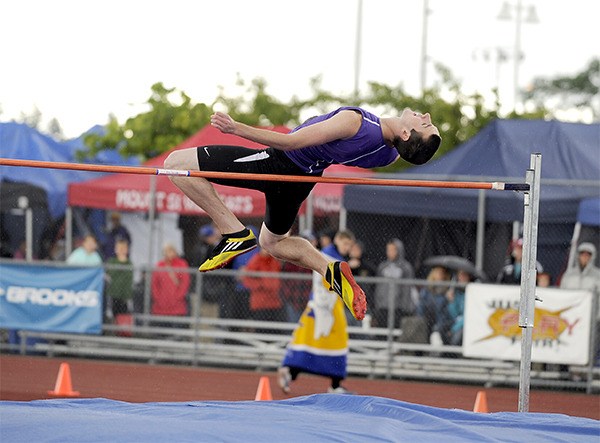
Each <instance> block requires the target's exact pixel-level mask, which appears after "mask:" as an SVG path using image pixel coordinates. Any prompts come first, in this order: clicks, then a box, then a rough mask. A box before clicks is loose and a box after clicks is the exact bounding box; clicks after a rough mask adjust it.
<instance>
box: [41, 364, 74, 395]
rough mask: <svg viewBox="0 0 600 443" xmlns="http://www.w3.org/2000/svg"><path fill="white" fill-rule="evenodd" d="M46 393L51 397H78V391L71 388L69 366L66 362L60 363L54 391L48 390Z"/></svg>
mask: <svg viewBox="0 0 600 443" xmlns="http://www.w3.org/2000/svg"><path fill="white" fill-rule="evenodd" d="M48 395H51V396H53V397H79V392H77V391H74V390H73V386H71V368H69V364H68V363H61V364H60V369H59V370H58V377H57V378H56V385H55V386H54V391H48Z"/></svg>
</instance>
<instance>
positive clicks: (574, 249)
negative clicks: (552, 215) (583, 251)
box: [567, 222, 581, 269]
mask: <svg viewBox="0 0 600 443" xmlns="http://www.w3.org/2000/svg"><path fill="white" fill-rule="evenodd" d="M580 235H581V222H577V223H575V229H573V238H572V239H571V247H570V248H569V261H568V264H567V269H571V268H572V267H573V263H575V256H576V254H577V242H578V241H579V236H580Z"/></svg>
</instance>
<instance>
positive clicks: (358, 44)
mask: <svg viewBox="0 0 600 443" xmlns="http://www.w3.org/2000/svg"><path fill="white" fill-rule="evenodd" d="M362 9H363V0H358V4H357V8H356V42H355V47H354V98H355V99H357V98H358V91H359V86H358V85H359V80H360V56H361V44H362Z"/></svg>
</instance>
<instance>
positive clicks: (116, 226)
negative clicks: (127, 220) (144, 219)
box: [102, 212, 131, 260]
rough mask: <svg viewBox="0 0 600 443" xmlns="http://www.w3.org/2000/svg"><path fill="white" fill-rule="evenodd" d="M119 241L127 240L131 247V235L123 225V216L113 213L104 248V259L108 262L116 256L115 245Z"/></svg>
mask: <svg viewBox="0 0 600 443" xmlns="http://www.w3.org/2000/svg"><path fill="white" fill-rule="evenodd" d="M117 240H127V244H129V245H130V246H131V235H129V231H128V230H127V228H126V227H125V226H123V225H122V224H121V214H119V213H118V212H111V214H110V225H109V227H108V229H107V232H106V241H105V242H104V245H103V246H102V252H103V256H104V259H105V260H107V259H109V258H110V257H114V255H115V243H116V242H117Z"/></svg>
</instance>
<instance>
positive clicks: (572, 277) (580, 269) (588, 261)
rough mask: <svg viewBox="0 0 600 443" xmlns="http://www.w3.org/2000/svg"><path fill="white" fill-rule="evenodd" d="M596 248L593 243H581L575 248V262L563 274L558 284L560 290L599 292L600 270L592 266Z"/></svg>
mask: <svg viewBox="0 0 600 443" xmlns="http://www.w3.org/2000/svg"><path fill="white" fill-rule="evenodd" d="M595 259H596V246H594V244H593V243H588V242H585V243H581V244H580V245H579V246H578V247H577V260H575V263H574V264H573V266H572V267H571V268H569V269H567V271H566V272H565V273H564V275H563V277H562V280H561V282H560V287H561V288H562V289H587V290H590V291H592V292H594V291H595V292H596V293H598V291H600V268H598V267H596V265H594V261H595Z"/></svg>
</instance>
